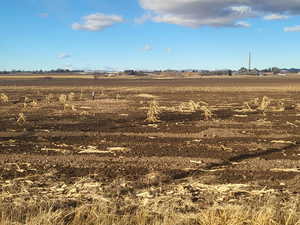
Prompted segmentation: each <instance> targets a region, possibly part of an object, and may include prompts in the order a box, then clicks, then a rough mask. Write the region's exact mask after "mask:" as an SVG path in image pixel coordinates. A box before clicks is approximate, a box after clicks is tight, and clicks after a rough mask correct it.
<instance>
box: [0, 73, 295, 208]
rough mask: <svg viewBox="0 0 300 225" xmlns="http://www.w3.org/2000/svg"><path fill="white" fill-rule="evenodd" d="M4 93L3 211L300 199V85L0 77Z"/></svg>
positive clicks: (287, 80) (269, 80)
mask: <svg viewBox="0 0 300 225" xmlns="http://www.w3.org/2000/svg"><path fill="white" fill-rule="evenodd" d="M93 91H94V92H95V93H96V95H95V100H92V92H93ZM1 93H3V94H5V95H6V96H7V97H8V102H7V101H5V99H4V98H2V101H1V100H0V102H1V103H0V198H1V204H2V205H11V204H12V203H13V205H14V207H17V206H24V205H27V204H30V203H31V202H54V203H55V204H57V205H60V206H59V207H73V206H78V205H81V204H86V203H91V202H94V201H100V202H112V201H114V202H116V201H118V202H119V203H120V202H122V204H121V203H120V204H121V206H118V210H117V212H118V213H121V214H124V213H128V212H131V211H134V207H132V202H135V204H136V205H141V204H142V205H143V206H144V207H148V208H149V209H151V210H153V211H155V210H157V209H158V208H159V209H161V208H164V207H165V206H166V205H168V204H169V203H170V202H173V201H177V205H178V207H179V209H180V210H181V211H184V212H190V211H193V210H194V211H195V210H199V209H206V208H209V207H212V206H214V205H216V204H225V203H226V204H228V203H232V204H233V203H234V204H245V202H260V201H261V202H264V201H266V199H270V195H271V196H277V197H279V198H280V199H284V200H290V199H296V198H298V195H299V193H300V106H299V105H298V103H299V104H300V78H297V77H252V78H251V77H246V78H234V77H233V78H232V77H228V78H199V79H159V80H155V79H132V80H128V79H97V80H93V79H63V78H62V79H51V80H47V79H0V94H1ZM71 93H73V94H71ZM62 95H66V97H67V98H66V99H65V100H63V99H62V97H61V96H62ZM153 100H155V101H156V102H157V104H158V106H159V113H158V114H157V116H158V117H159V120H160V121H159V122H147V121H145V119H146V117H147V112H148V109H149V103H150V102H151V101H153ZM195 105H196V106H195ZM203 106H205V108H206V109H207V110H209V111H210V112H211V113H212V117H208V118H205V114H204V111H205V110H203V109H204V108H203ZM20 113H23V115H24V119H25V120H23V119H22V118H20ZM18 119H19V121H18V122H17V120H18ZM128 201H131V204H129V203H128ZM182 202H184V204H183V203H182ZM127 203H128V204H127ZM126 204H127V205H126ZM247 204H248V203H247ZM128 205H130V206H131V207H127V206H128ZM136 205H135V207H137V206H136ZM180 210H179V211H180Z"/></svg>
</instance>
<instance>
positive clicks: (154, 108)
mask: <svg viewBox="0 0 300 225" xmlns="http://www.w3.org/2000/svg"><path fill="white" fill-rule="evenodd" d="M159 114H160V109H159V105H158V103H157V101H156V100H152V101H151V102H150V103H149V108H148V112H147V118H146V119H145V121H146V122H149V123H157V122H160V120H159Z"/></svg>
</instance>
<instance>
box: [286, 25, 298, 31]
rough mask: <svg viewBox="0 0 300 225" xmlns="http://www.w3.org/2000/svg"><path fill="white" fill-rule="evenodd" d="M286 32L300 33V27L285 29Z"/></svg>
mask: <svg viewBox="0 0 300 225" xmlns="http://www.w3.org/2000/svg"><path fill="white" fill-rule="evenodd" d="M284 31H285V32H300V25H298V26H293V27H285V28H284Z"/></svg>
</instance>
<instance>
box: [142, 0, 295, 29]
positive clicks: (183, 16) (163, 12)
mask: <svg viewBox="0 0 300 225" xmlns="http://www.w3.org/2000/svg"><path fill="white" fill-rule="evenodd" d="M139 2H140V5H141V6H142V7H143V8H144V9H145V10H146V11H147V12H149V13H151V15H152V16H151V18H149V17H148V18H147V19H150V20H152V21H154V22H160V23H162V22H163V23H171V24H177V25H182V26H188V27H195V28H197V27H201V26H215V27H220V26H237V27H240V26H241V25H243V24H241V23H240V22H239V21H243V20H245V19H249V18H256V17H263V18H264V19H269V20H270V19H284V18H287V17H288V16H289V15H300V1H299V0H285V1H280V0H139ZM244 25H245V24H244ZM244 27H245V26H244Z"/></svg>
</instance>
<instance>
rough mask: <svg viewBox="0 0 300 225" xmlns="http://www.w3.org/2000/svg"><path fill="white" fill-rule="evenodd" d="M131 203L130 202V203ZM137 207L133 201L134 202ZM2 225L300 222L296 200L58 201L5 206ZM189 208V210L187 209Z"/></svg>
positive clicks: (261, 224) (285, 224)
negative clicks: (150, 204)
mask: <svg viewBox="0 0 300 225" xmlns="http://www.w3.org/2000/svg"><path fill="white" fill-rule="evenodd" d="M129 207H130V206H129ZM132 207H133V205H132ZM0 210H1V212H2V213H1V214H0V225H12V224H14V225H21V224H26V225H112V224H113V225H299V224H300V211H299V204H298V203H297V202H296V201H289V202H284V203H278V202H275V203H274V202H268V203H265V204H264V205H262V206H259V205H253V204H252V205H251V204H250V205H245V206H241V205H231V204H225V205H216V206H212V207H210V208H207V209H202V210H201V209H199V210H198V212H185V213H182V212H178V211H177V210H176V205H169V207H168V209H165V210H161V211H160V212H156V213H154V212H151V211H149V210H147V209H145V208H143V207H142V206H138V209H136V210H133V211H135V212H134V213H130V212H128V213H121V214H120V213H118V212H116V211H115V210H116V208H114V207H112V208H111V206H109V203H105V202H97V203H93V204H87V205H83V206H78V207H76V208H61V209H57V207H54V205H47V204H46V205H40V206H36V205H31V206H28V207H17V208H14V207H4V206H2V207H1V209H0ZM187 211H188V210H187Z"/></svg>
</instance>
